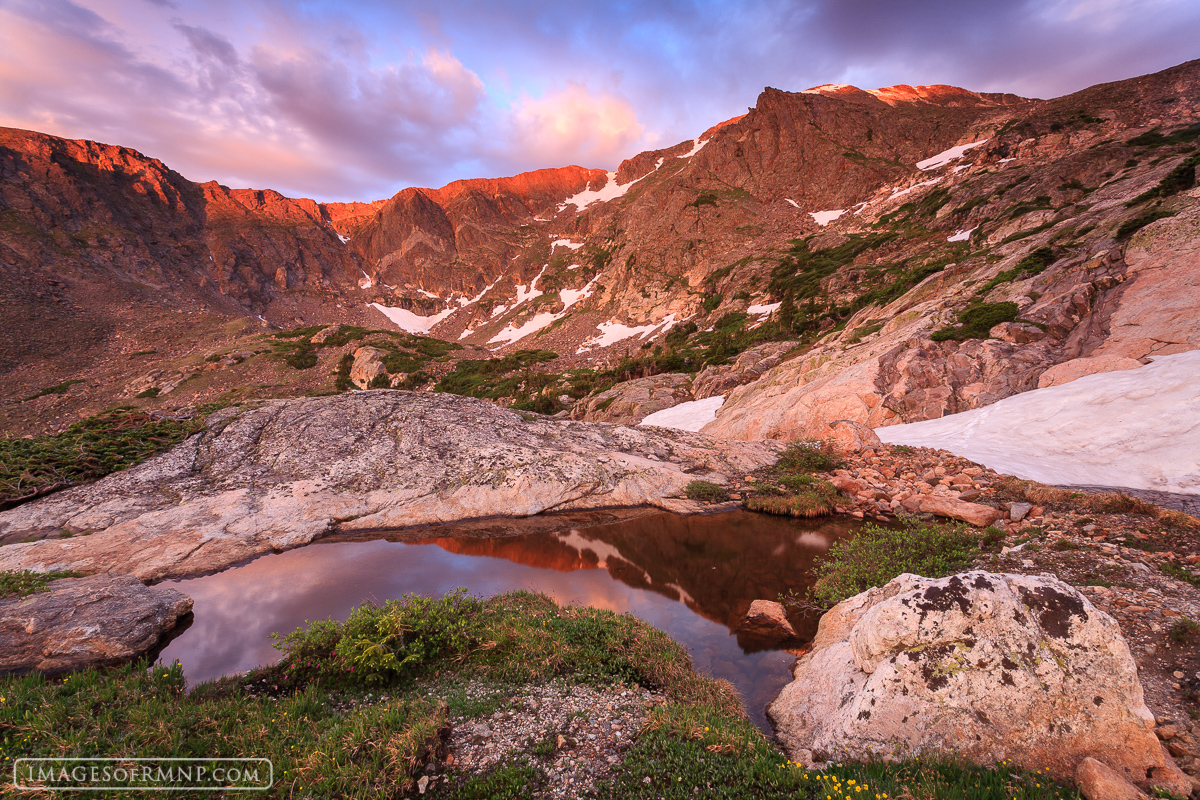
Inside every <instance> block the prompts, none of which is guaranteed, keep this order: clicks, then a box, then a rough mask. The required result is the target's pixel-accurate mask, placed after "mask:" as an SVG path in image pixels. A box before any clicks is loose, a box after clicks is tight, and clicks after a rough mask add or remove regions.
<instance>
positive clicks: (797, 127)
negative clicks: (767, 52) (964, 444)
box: [0, 62, 1200, 438]
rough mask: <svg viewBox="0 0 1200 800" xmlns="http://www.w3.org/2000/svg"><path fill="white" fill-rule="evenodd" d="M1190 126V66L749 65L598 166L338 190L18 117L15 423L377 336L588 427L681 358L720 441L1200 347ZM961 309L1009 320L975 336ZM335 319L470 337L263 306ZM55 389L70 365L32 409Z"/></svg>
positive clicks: (276, 386)
mask: <svg viewBox="0 0 1200 800" xmlns="http://www.w3.org/2000/svg"><path fill="white" fill-rule="evenodd" d="M1198 120H1200V62H1190V63H1188V64H1183V65H1180V66H1179V67H1175V68H1173V69H1170V70H1165V71H1163V72H1161V73H1157V74H1155V75H1150V76H1144V77H1141V78H1135V79H1132V80H1128V81H1121V82H1117V83H1113V84H1106V85H1102V86H1097V87H1092V88H1089V89H1086V90H1084V91H1082V92H1078V93H1075V94H1073V95H1068V96H1066V97H1062V98H1057V99H1053V100H1045V101H1041V100H1028V99H1024V98H1020V97H1016V96H1014V95H998V94H980V93H974V92H970V91H967V90H964V89H958V88H955V87H947V86H928V87H921V86H918V87H913V86H896V87H887V88H885V89H879V90H874V91H870V92H868V91H862V90H859V89H856V88H854V87H849V86H841V85H837V86H821V87H815V88H813V89H809V90H806V91H804V92H784V91H780V90H777V89H770V88H768V89H766V90H764V92H763V93H762V94H761V95H760V96H759V98H758V100H757V102H756V104H755V106H754V108H752V109H750V111H749V112H748V113H747V114H745V115H743V116H741V117H737V118H734V119H731V120H727V121H726V122H723V123H721V124H719V125H716V126H713V127H712V128H710V129H709V130H708V131H706V132H704V133H703V134H701V135H700V136H699V137H697V138H696V139H694V140H689V141H684V142H681V143H679V144H678V145H675V146H673V147H670V148H665V149H662V150H657V151H651V152H647V153H641V154H639V155H637V156H635V157H633V158H631V159H628V160H627V161H625V162H624V163H623V164H621V165H620V166H619V167H618V168H617V169H616V170H615V171H613V172H607V173H606V172H604V171H602V170H589V169H584V168H581V167H564V168H559V169H546V170H539V171H536V172H532V173H526V174H524V175H520V176H515V177H512V178H501V179H477V180H470V181H459V182H456V183H453V184H450V185H449V186H446V187H443V188H441V189H415V188H414V189H405V190H403V191H402V192H400V193H398V194H397V195H396V196H394V197H392V198H390V199H387V200H381V201H374V202H370V203H333V204H319V203H315V202H313V201H310V200H294V199H289V198H285V197H283V196H281V195H279V194H277V193H274V192H271V191H269V190H264V191H253V190H230V189H226V188H224V187H221V186H218V185H217V184H215V183H209V184H193V183H190V182H188V181H186V180H185V179H183V178H182V177H181V176H179V175H178V174H176V173H174V172H171V171H170V170H169V169H168V168H167V167H165V166H164V165H162V164H161V163H160V162H157V161H155V160H153V159H149V158H146V157H145V156H141V155H140V154H137V153H135V152H134V151H130V150H127V149H124V148H119V147H110V146H107V145H98V144H95V143H90V142H68V141H66V140H61V139H55V138H54V137H48V136H44V135H42V134H35V133H29V132H22V131H3V132H0V148H2V149H0V177H2V181H0V198H2V199H3V212H2V214H0V271H2V273H3V275H4V277H5V281H4V285H3V286H0V302H4V303H5V306H6V309H11V313H10V315H9V316H10V319H11V320H13V324H12V327H11V328H10V329H9V332H8V333H7V335H6V336H5V337H4V338H3V340H2V341H0V372H3V373H4V374H6V375H7V376H8V380H6V382H5V383H6V389H5V397H6V399H7V400H6V405H5V406H4V408H3V413H4V414H5V417H6V422H5V424H6V425H7V426H9V427H10V428H13V429H22V428H27V427H28V426H30V425H34V420H35V419H37V418H40V417H44V416H47V413H46V412H52V413H50V414H49V415H50V416H55V415H58V416H63V415H66V416H70V415H71V414H74V413H84V412H86V411H88V410H89V409H94V408H97V407H103V405H104V404H106V403H109V402H112V400H113V399H115V398H116V397H122V398H124V399H126V400H128V399H130V398H133V395H135V394H141V393H143V392H144V391H149V392H151V393H152V394H153V393H160V394H161V395H163V396H164V397H163V399H157V398H152V397H147V398H142V399H143V400H145V401H146V402H147V403H150V404H158V405H162V406H164V407H172V406H177V405H181V404H187V403H192V402H199V401H203V400H206V399H211V398H213V397H215V396H221V395H222V394H225V395H228V394H229V393H231V392H232V393H234V394H236V395H237V396H238V397H245V396H266V395H271V394H281V393H284V394H286V393H289V392H319V391H330V390H332V389H333V385H334V380H333V376H334V373H335V372H337V371H338V370H339V369H342V367H339V365H340V364H342V363H343V357H350V356H353V354H354V352H355V351H356V350H357V349H358V348H359V347H360V346H361V345H362V344H364V343H368V342H370V343H372V345H373V346H374V347H376V348H377V349H380V348H382V349H381V350H380V352H382V353H384V354H385V355H386V354H388V353H391V354H392V355H390V356H388V357H387V364H386V365H384V366H380V367H379V368H378V369H379V370H382V371H383V376H382V377H381V378H375V379H374V380H376V382H377V383H378V382H379V381H383V382H384V383H387V382H389V381H390V382H391V383H392V384H393V385H403V386H405V387H408V388H426V389H428V388H432V387H433V386H434V385H435V384H436V385H437V386H438V387H439V388H442V389H448V390H451V391H460V392H464V393H469V394H475V395H476V396H481V397H488V398H490V399H494V400H496V401H498V402H501V403H514V402H515V403H518V404H521V405H522V406H523V407H527V408H535V409H537V410H541V411H551V412H552V411H558V410H561V409H564V408H566V407H568V406H570V405H571V404H572V403H574V402H575V401H577V400H581V401H583V402H582V403H581V404H580V405H578V406H577V407H576V409H575V412H574V413H575V415H576V416H580V417H583V418H588V419H604V418H611V415H613V414H618V413H629V412H628V410H629V409H630V408H633V407H642V406H645V405H646V404H644V403H629V402H613V401H612V400H602V401H596V400H594V399H592V400H589V399H588V395H589V393H590V394H591V395H592V396H593V398H594V397H595V395H596V394H597V393H599V392H602V391H604V390H606V389H609V388H610V387H612V386H613V385H614V384H620V382H621V381H623V380H627V379H631V378H644V377H647V376H654V375H656V374H658V373H663V372H668V373H684V374H685V375H686V376H695V379H694V380H689V379H685V380H684V381H683V382H682V383H681V382H680V381H679V380H678V379H676V378H672V379H670V380H669V381H667V382H668V383H670V384H671V386H672V387H673V388H672V390H671V391H672V392H673V395H672V396H673V397H674V398H677V397H679V396H683V397H688V396H691V397H696V398H702V397H708V396H712V395H716V394H729V393H730V392H731V391H732V392H733V393H732V395H731V396H730V397H729V400H728V402H727V403H726V404H725V406H724V407H723V408H722V409H721V411H720V413H719V415H718V418H717V420H716V421H715V422H714V423H712V424H711V425H710V426H709V427H710V430H712V431H713V432H718V433H721V434H722V435H729V436H736V437H756V436H769V437H772V438H793V437H795V436H798V435H806V434H813V433H819V432H820V431H821V430H822V426H823V425H824V422H825V421H827V420H828V419H837V418H842V417H852V418H855V419H861V420H863V421H868V422H870V423H871V424H889V423H892V422H900V421H914V420H917V419H926V418H930V417H937V416H941V415H943V414H947V413H953V412H955V411H958V410H963V409H967V408H975V407H978V406H980V405H985V404H987V403H990V402H994V401H995V400H997V399H1000V398H1002V397H1005V396H1008V395H1011V394H1013V393H1016V392H1020V391H1024V390H1026V389H1029V388H1032V387H1035V386H1037V385H1038V384H1039V382H1042V383H1045V382H1047V381H1062V380H1065V379H1067V378H1069V377H1070V376H1071V375H1076V374H1082V373H1083V372H1087V371H1092V372H1094V371H1098V370H1101V369H1103V368H1112V367H1119V366H1120V365H1121V364H1126V365H1127V364H1128V363H1129V362H1128V360H1134V361H1136V360H1137V359H1142V358H1145V357H1146V356H1147V355H1148V354H1150V353H1152V352H1162V351H1170V352H1175V351H1177V350H1178V349H1179V348H1183V349H1190V348H1192V347H1195V346H1196V344H1197V342H1196V341H1195V330H1196V324H1195V322H1194V320H1195V319H1197V318H1200V309H1197V308H1194V307H1193V306H1194V305H1195V303H1194V302H1193V301H1192V298H1193V297H1195V296H1196V295H1197V293H1195V292H1194V291H1193V290H1192V288H1191V287H1192V286H1193V283H1192V281H1193V277H1192V271H1193V266H1194V263H1195V261H1196V260H1195V259H1194V258H1193V257H1192V256H1191V255H1189V254H1190V253H1193V252H1194V248H1195V239H1196V237H1195V233H1194V230H1193V227H1194V226H1193V225H1192V221H1193V217H1194V214H1195V206H1196V198H1195V191H1194V189H1193V185H1192V184H1188V180H1191V181H1192V182H1193V183H1194V180H1195V170H1194V167H1195V164H1194V163H1193V164H1192V167H1191V170H1192V171H1191V172H1188V169H1189V167H1188V166H1187V165H1188V164H1189V163H1192V161H1194V158H1195V157H1194V154H1195V153H1196V145H1197V141H1198V138H1200V128H1196V127H1195V125H1196V123H1197V121H1198ZM1172 176H1174V177H1172ZM1161 182H1165V183H1164V184H1162V185H1164V186H1165V185H1166V184H1170V187H1168V188H1170V190H1169V191H1168V190H1167V189H1165V188H1159V187H1160V183H1161ZM1185 184H1187V185H1185ZM1147 193H1148V194H1147ZM1156 217H1157V218H1158V219H1155V218H1156ZM1168 217H1169V218H1168ZM1134 220H1142V221H1143V222H1145V223H1146V226H1145V228H1144V230H1142V231H1140V232H1135V231H1134V230H1132V229H1131V227H1132V226H1133V224H1134ZM1126 223H1129V224H1126ZM1122 226H1124V227H1122ZM1167 297H1169V298H1170V302H1169V303H1168V302H1164V298H1167ZM1008 303H1011V304H1013V307H1011V308H1010V306H1008V305H1005V304H1008ZM964 313H965V314H967V316H968V317H970V318H971V319H973V320H974V322H975V328H976V329H978V328H979V325H980V324H982V323H981V320H984V319H985V318H988V316H989V315H991V316H993V317H995V321H998V322H999V323H1000V327H998V328H996V327H994V326H986V327H985V328H984V329H983V330H982V331H980V330H973V332H972V331H966V328H968V327H970V326H969V325H965V324H964V323H962V322H961V321H960V316H961V315H963V314H964ZM972 315H973V316H972ZM258 316H261V318H262V320H263V321H262V322H261V323H260V322H256V321H255V318H256V317H258ZM239 320H241V321H239ZM330 323H342V324H354V325H360V326H366V327H368V328H384V329H391V330H393V331H394V330H395V329H396V328H397V326H399V327H403V328H405V329H407V330H409V331H414V332H422V333H424V332H429V333H431V334H432V335H434V336H437V337H439V338H442V339H445V340H448V341H451V342H459V341H461V342H462V343H463V345H464V346H465V348H466V349H464V350H461V351H448V350H446V349H445V348H440V349H439V348H438V347H433V348H432V349H430V347H427V346H425V345H421V346H420V347H421V348H423V349H424V350H425V351H428V353H430V354H432V353H434V352H435V351H436V352H437V353H441V354H442V355H437V356H436V357H433V356H431V355H424V356H421V357H419V358H415V357H409V356H406V357H403V358H401V357H400V355H399V354H398V353H399V351H397V350H396V349H395V348H396V347H400V348H401V349H402V350H403V349H404V348H411V347H416V346H417V345H415V344H413V343H412V342H409V341H408V340H405V339H403V338H400V339H395V338H394V337H393V338H388V335H386V334H367V333H362V332H351V331H348V332H344V333H342V334H338V335H335V336H332V337H331V338H330V339H329V342H330V344H329V345H325V344H318V345H314V346H313V347H310V346H309V345H307V344H306V341H307V340H306V338H305V337H307V336H308V335H313V334H304V336H301V335H300V334H296V335H289V336H284V337H283V338H282V339H281V338H280V337H278V336H275V335H273V334H271V335H267V334H268V328H266V327H256V326H260V325H266V324H270V325H273V326H275V327H282V328H289V327H295V328H300V327H304V326H311V325H314V324H330ZM943 328H944V329H948V330H950V331H951V334H949V335H947V336H942V337H940V338H939V340H938V341H934V340H933V339H931V338H930V336H931V334H933V333H935V332H936V331H938V330H941V329H943ZM312 330H313V332H314V334H315V332H316V330H317V329H316V328H313V329H312ZM330 330H331V331H332V330H333V329H330ZM354 330H358V329H354ZM989 331H990V332H991V334H992V335H993V338H987V337H988V334H989ZM264 335H266V338H263V337H264ZM326 336H329V333H328V332H326V333H321V334H319V337H326ZM981 336H982V337H984V338H979V337H981ZM364 337H365V338H364ZM371 337H374V338H371ZM322 341H324V339H322ZM405 342H407V343H405ZM1139 342H1140V343H1139ZM398 343H399V344H398ZM789 343H790V344H789ZM335 345H336V346H335ZM314 347H315V350H314ZM389 348H391V349H389ZM151 350H153V351H154V352H149V351H151ZM309 351H313V352H312V354H311V356H309V355H305V353H306V352H309ZM519 351H537V352H536V353H532V354H520V353H519ZM493 352H494V353H496V355H495V356H493V355H492V353H493ZM289 354H290V355H289ZM410 355H411V354H410ZM285 356H286V357H287V358H288V359H291V360H287V359H285ZM507 356H512V357H511V358H508V359H507V360H505V361H503V362H499V361H498V362H495V363H494V364H492V365H489V366H485V367H472V366H470V365H469V364H468V365H466V366H464V367H460V368H458V369H457V370H455V366H454V362H455V361H456V360H457V359H460V358H468V359H477V360H482V359H487V358H500V357H507ZM364 358H366V357H364ZM379 358H382V356H379ZM1121 359H1126V361H1121ZM285 360H286V361H287V364H286V365H285V363H284V362H285ZM369 360H370V359H369V358H366V360H364V362H363V364H362V369H368V367H369V365H368V364H367V361H369ZM226 362H229V363H226ZM346 363H348V362H346ZM380 363H381V364H382V362H380ZM213 364H216V367H214V366H213ZM288 365H291V366H288ZM225 367H228V370H226V369H225ZM313 367H315V369H314V368H313ZM212 369H216V370H217V374H215V375H210V374H208V371H209V370H212ZM345 369H346V370H348V369H349V367H348V366H347V367H345ZM356 369H358V367H356ZM370 369H375V368H373V367H372V368H370ZM198 370H201V371H204V374H203V375H201V374H200V372H198ZM452 372H453V374H452V375H451V374H450V373H452ZM356 374H358V373H356ZM362 374H366V373H365V372H364V373H362ZM371 374H373V375H374V374H376V373H374V372H372V373H371ZM67 379H81V380H84V381H85V383H84V384H81V385H79V386H77V387H73V388H69V390H64V391H63V392H61V393H54V392H50V393H49V394H46V395H44V396H43V397H41V398H38V399H35V400H33V401H30V402H28V403H25V402H19V401H21V400H23V399H24V398H27V397H29V396H31V395H33V394H35V393H37V392H38V390H39V389H43V388H45V387H52V385H53V384H57V383H58V382H60V381H64V380H67ZM652 383H653V382H652ZM343 385H344V384H343ZM639 385H640V384H639ZM651 385H652V384H651ZM739 385H741V388H737V387H738V386H739ZM616 391H617V393H618V394H620V392H621V391H622V390H621V389H620V387H619V386H618V388H617V389H616ZM638 391H647V389H646V388H645V386H642V388H640V389H638ZM649 391H651V392H653V389H652V388H651V389H649ZM167 395H169V397H167ZM133 399H134V400H137V398H133ZM609 409H611V411H610V410H609ZM618 409H624V411H623V412H619V411H618Z"/></svg>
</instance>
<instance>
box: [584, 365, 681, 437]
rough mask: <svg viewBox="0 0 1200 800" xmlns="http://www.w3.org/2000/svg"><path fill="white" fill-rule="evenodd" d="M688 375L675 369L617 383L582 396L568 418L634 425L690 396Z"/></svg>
mask: <svg viewBox="0 0 1200 800" xmlns="http://www.w3.org/2000/svg"><path fill="white" fill-rule="evenodd" d="M691 385H692V378H691V376H690V375H683V374H681V373H677V372H671V373H666V374H663V375H652V376H650V377H648V378H638V379H637V380H632V381H625V382H624V383H619V384H617V385H616V386H614V387H613V388H611V389H609V390H608V391H605V392H600V393H599V394H596V395H592V396H590V397H585V398H583V399H582V400H580V401H579V402H578V403H576V404H575V406H574V408H572V409H571V419H579V420H585V421H587V422H621V423H628V424H631V425H636V424H637V423H639V422H641V421H642V420H644V419H645V418H646V417H648V416H650V415H651V414H653V413H654V412H655V411H662V410H663V409H664V408H671V407H672V406H677V405H679V404H680V403H686V402H687V401H688V400H691V399H692V392H691Z"/></svg>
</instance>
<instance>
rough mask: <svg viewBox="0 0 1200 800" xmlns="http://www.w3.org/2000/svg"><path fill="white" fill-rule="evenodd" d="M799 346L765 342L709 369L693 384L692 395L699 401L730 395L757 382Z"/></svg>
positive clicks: (789, 343)
mask: <svg viewBox="0 0 1200 800" xmlns="http://www.w3.org/2000/svg"><path fill="white" fill-rule="evenodd" d="M799 346H800V343H799V342H764V343H763V344H760V345H756V346H754V347H751V348H750V349H748V350H743V351H742V352H740V353H738V354H737V357H736V358H734V360H733V363H732V364H721V365H718V366H707V367H705V368H704V369H703V370H701V372H700V374H699V375H697V376H696V379H695V380H694V381H693V382H692V394H694V395H695V396H696V399H697V400H703V399H704V398H706V397H716V396H717V395H719V394H722V395H723V394H727V393H728V392H729V390H730V389H733V388H735V387H737V386H741V385H742V384H745V383H749V382H750V381H755V380H758V379H759V378H761V377H762V376H763V374H764V373H765V372H766V371H767V370H769V369H771V368H772V367H775V366H778V365H779V364H780V363H781V362H782V361H783V357H784V355H786V354H787V353H788V351H790V350H795V349H796V348H797V347H799Z"/></svg>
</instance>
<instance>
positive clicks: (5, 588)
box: [0, 569, 83, 597]
mask: <svg viewBox="0 0 1200 800" xmlns="http://www.w3.org/2000/svg"><path fill="white" fill-rule="evenodd" d="M82 576H83V573H82V572H31V571H29V570H27V569H26V570H20V571H17V570H9V569H6V570H3V571H0V597H28V596H29V595H31V594H36V593H37V592H44V591H47V590H48V589H49V586H48V585H47V584H49V583H50V582H51V581H56V580H58V579H59V578H80V577H82Z"/></svg>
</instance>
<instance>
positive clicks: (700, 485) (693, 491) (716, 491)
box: [683, 481, 729, 503]
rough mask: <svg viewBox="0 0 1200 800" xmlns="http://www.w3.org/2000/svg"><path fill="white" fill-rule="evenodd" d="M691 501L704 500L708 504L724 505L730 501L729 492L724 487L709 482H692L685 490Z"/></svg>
mask: <svg viewBox="0 0 1200 800" xmlns="http://www.w3.org/2000/svg"><path fill="white" fill-rule="evenodd" d="M683 491H684V493H685V494H686V495H687V497H688V499H689V500H702V501H704V502H708V503H723V502H724V501H726V500H728V499H729V492H727V491H725V487H724V486H718V485H717V484H715V483H709V482H708V481H692V482H691V483H689V484H688V485H687V486H686V487H685V488H684V490H683Z"/></svg>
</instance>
